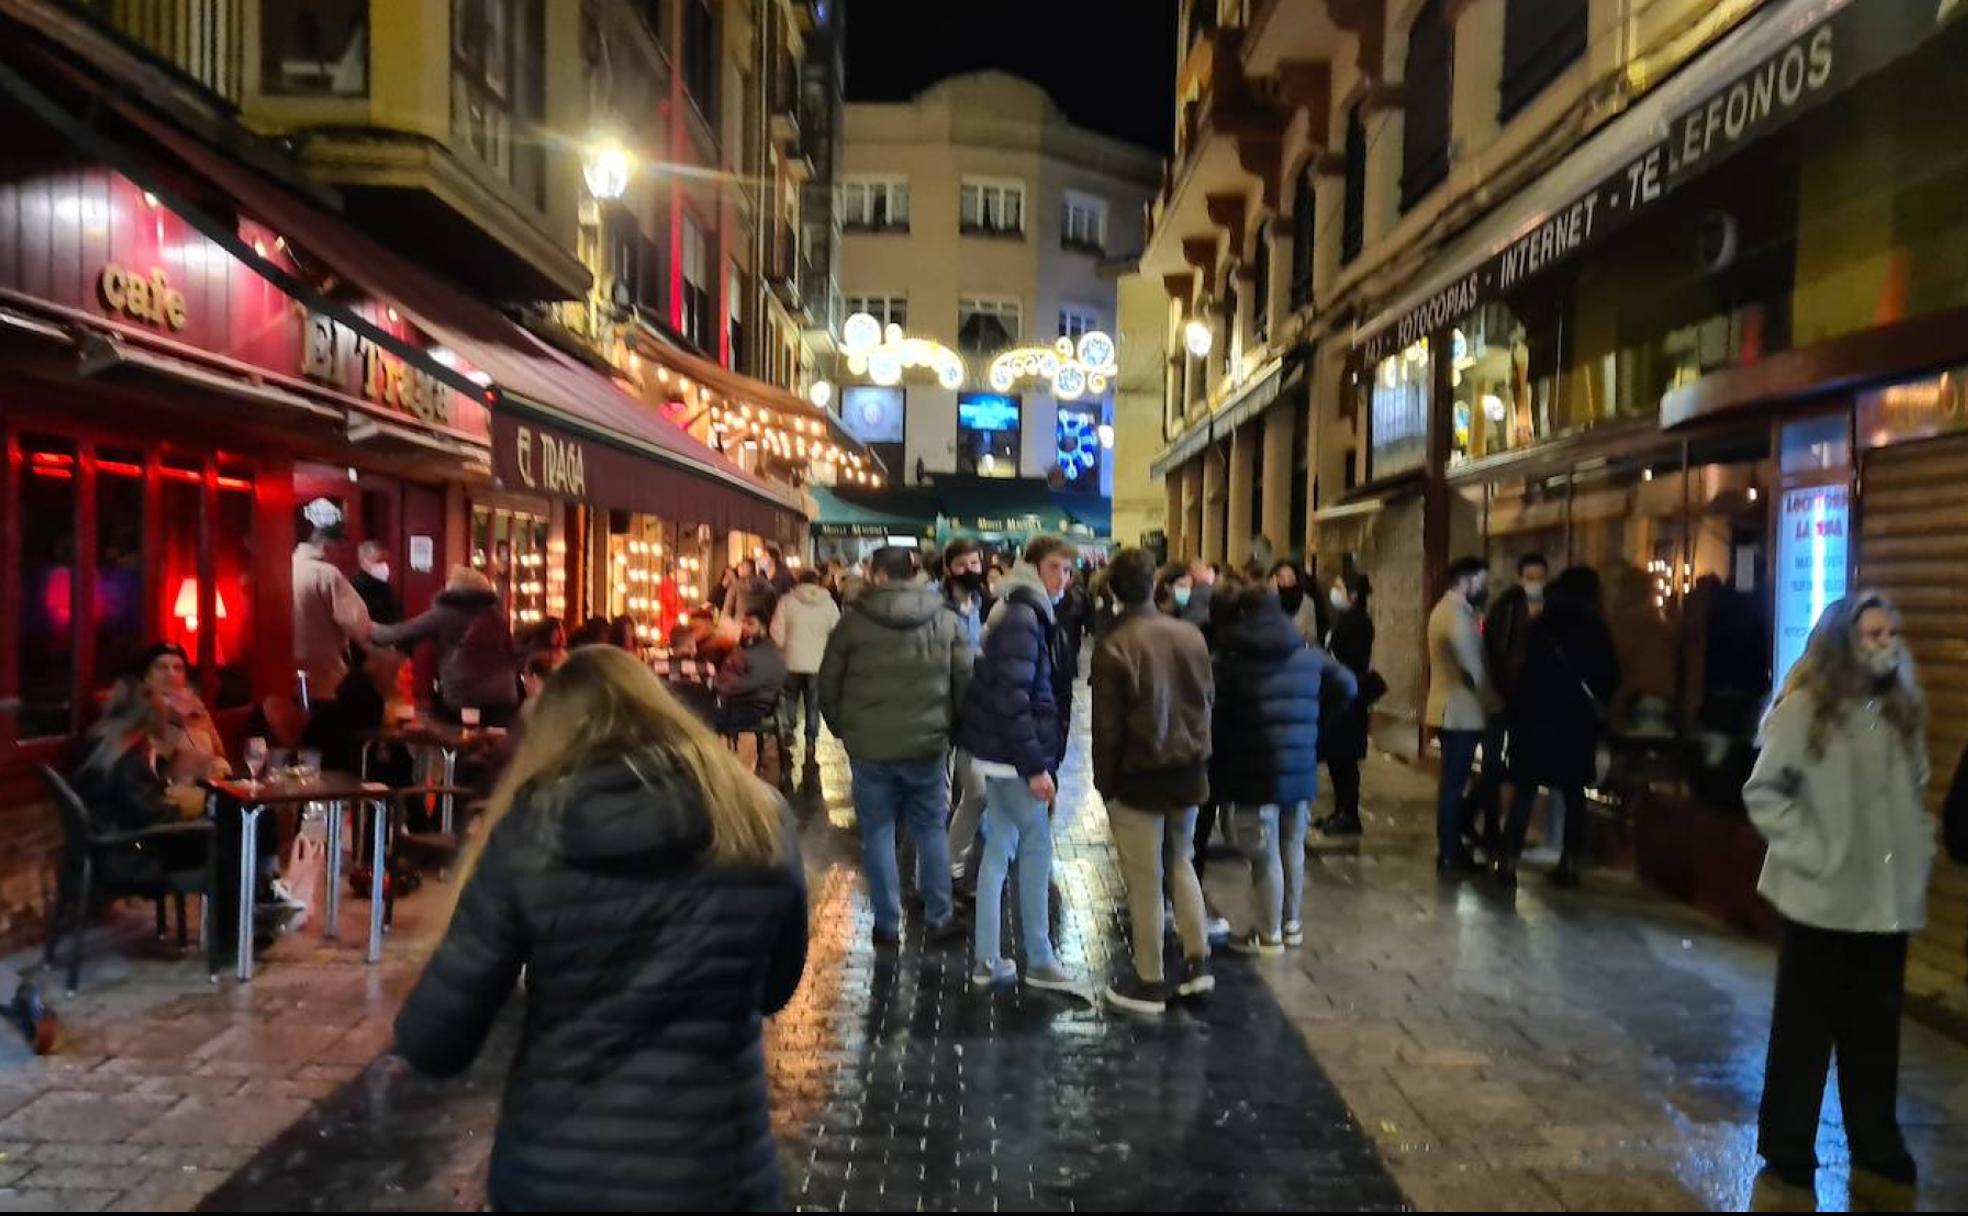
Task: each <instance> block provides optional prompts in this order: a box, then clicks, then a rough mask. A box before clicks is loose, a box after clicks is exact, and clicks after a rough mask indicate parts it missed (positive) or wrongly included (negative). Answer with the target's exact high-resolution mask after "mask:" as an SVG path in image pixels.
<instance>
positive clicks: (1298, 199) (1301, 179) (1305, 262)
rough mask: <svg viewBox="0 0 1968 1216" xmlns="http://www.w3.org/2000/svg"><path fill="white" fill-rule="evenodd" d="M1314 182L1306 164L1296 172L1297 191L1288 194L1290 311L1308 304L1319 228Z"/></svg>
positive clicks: (1317, 200) (1317, 203) (1317, 199)
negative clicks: (1289, 204)
mask: <svg viewBox="0 0 1968 1216" xmlns="http://www.w3.org/2000/svg"><path fill="white" fill-rule="evenodd" d="M1316 181H1317V179H1316V178H1315V177H1314V176H1313V174H1312V166H1311V165H1310V164H1309V163H1308V164H1307V165H1306V166H1305V168H1303V169H1301V170H1299V173H1298V188H1297V189H1296V190H1294V191H1293V192H1292V221H1291V223H1292V229H1291V306H1292V308H1293V309H1294V310H1297V309H1300V308H1304V307H1305V306H1306V305H1308V304H1310V303H1311V302H1312V251H1313V248H1314V247H1315V242H1316V240H1317V237H1318V227H1319V197H1318V192H1317V186H1316Z"/></svg>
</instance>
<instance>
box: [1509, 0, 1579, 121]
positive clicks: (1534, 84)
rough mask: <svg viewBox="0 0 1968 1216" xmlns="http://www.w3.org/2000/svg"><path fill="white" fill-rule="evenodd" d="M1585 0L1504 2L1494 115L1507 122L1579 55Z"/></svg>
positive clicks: (1520, 0) (1521, 0) (1510, 0)
mask: <svg viewBox="0 0 1968 1216" xmlns="http://www.w3.org/2000/svg"><path fill="white" fill-rule="evenodd" d="M1591 7H1592V5H1591V3H1590V0H1508V2H1507V3H1506V4H1505V5H1504V10H1503V80H1502V85H1501V89H1500V92H1499V96H1498V99H1497V100H1498V105H1497V117H1498V119H1499V120H1501V121H1504V122H1508V121H1509V120H1510V119H1511V118H1512V117H1513V116H1514V115H1515V114H1516V113H1517V111H1519V110H1521V109H1523V108H1524V107H1525V105H1527V104H1528V103H1529V102H1530V100H1531V99H1532V98H1534V97H1536V96H1537V95H1538V94H1539V93H1541V92H1543V91H1544V87H1545V86H1546V85H1548V84H1550V83H1551V82H1552V81H1553V80H1555V79H1557V77H1558V75H1559V73H1561V72H1563V71H1564V70H1565V69H1566V68H1568V67H1570V66H1571V65H1572V64H1573V63H1575V62H1577V61H1578V59H1579V57H1580V56H1582V55H1584V54H1585V40H1586V23H1587V18H1588V16H1589V11H1590V9H1591Z"/></svg>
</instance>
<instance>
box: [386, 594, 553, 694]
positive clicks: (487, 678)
mask: <svg viewBox="0 0 1968 1216" xmlns="http://www.w3.org/2000/svg"><path fill="white" fill-rule="evenodd" d="M488 613H489V614H490V616H489V617H487V618H486V619H485V620H482V621H481V620H480V619H479V618H480V617H482V616H486V614H488ZM474 626H476V627H475V628H474ZM425 639H429V640H430V641H432V642H433V643H435V644H436V646H437V690H438V694H439V695H440V696H442V697H443V698H444V703H445V704H446V705H449V706H451V707H452V708H454V709H464V708H473V709H499V708H510V707H511V706H514V705H517V704H519V679H518V671H519V665H518V656H517V655H515V654H514V653H513V643H512V632H511V630H510V629H509V628H508V627H507V625H506V613H505V607H504V605H503V604H502V603H501V602H500V600H499V596H498V594H497V593H496V592H492V591H468V590H452V589H449V588H447V589H445V590H443V591H440V592H438V593H437V596H436V597H435V598H434V599H432V601H431V606H430V607H429V608H428V609H426V610H425V611H424V612H422V613H420V614H419V615H417V616H414V617H411V618H410V619H409V620H407V621H404V622H403V623H402V624H400V625H378V626H376V630H375V632H374V633H373V634H371V635H370V641H371V642H373V643H374V644H375V645H377V646H402V647H406V648H407V647H410V646H414V645H416V644H417V643H418V642H421V641H424V640H425Z"/></svg>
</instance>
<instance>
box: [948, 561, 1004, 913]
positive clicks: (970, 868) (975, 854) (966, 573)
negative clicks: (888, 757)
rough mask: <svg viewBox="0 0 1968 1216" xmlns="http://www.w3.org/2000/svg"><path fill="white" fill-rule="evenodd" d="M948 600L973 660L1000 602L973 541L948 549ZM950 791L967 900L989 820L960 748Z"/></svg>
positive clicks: (956, 858) (959, 875) (954, 858)
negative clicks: (982, 833)
mask: <svg viewBox="0 0 1968 1216" xmlns="http://www.w3.org/2000/svg"><path fill="white" fill-rule="evenodd" d="M943 602H944V603H945V604H946V605H948V606H949V609H950V611H951V612H953V613H955V614H956V617H957V627H958V632H959V633H961V634H962V635H963V639H964V647H965V649H966V650H967V651H968V652H969V654H970V657H971V659H972V660H973V662H974V661H975V660H976V658H977V655H978V653H979V652H981V651H982V650H983V648H984V622H985V621H987V620H989V619H990V617H991V608H992V607H993V606H994V605H995V604H996V603H997V601H996V600H995V599H993V598H992V596H991V593H990V591H989V590H988V589H987V588H986V587H985V584H984V549H983V547H982V546H980V545H979V544H978V543H977V542H976V541H974V540H971V539H970V538H969V537H963V536H960V537H958V538H957V539H955V540H953V541H951V542H950V543H949V544H948V545H947V546H945V547H944V549H943ZM950 788H951V791H952V793H954V795H955V796H956V807H955V809H954V811H953V812H952V814H951V818H950V859H951V860H950V876H951V878H952V880H953V881H955V882H956V883H957V884H958V889H959V890H960V892H961V893H962V894H964V895H965V896H966V897H968V896H969V894H970V892H971V891H972V890H973V889H974V888H975V886H976V883H977V871H978V869H979V868H980V866H981V863H982V862H983V859H984V854H983V852H982V838H981V837H980V836H979V835H978V832H977V828H978V825H979V824H981V823H983V821H984V778H983V777H981V776H979V775H978V773H977V770H976V768H975V767H974V766H973V765H972V764H971V762H970V753H969V752H967V751H965V750H964V749H963V748H961V747H958V748H954V749H952V750H951V761H950Z"/></svg>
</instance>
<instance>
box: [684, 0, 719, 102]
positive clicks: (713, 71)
mask: <svg viewBox="0 0 1968 1216" xmlns="http://www.w3.org/2000/svg"><path fill="white" fill-rule="evenodd" d="M716 82H717V18H716V17H715V16H713V15H712V13H711V5H710V0H683V87H684V88H685V89H687V90H689V92H690V97H691V100H693V101H695V102H696V103H697V112H698V113H700V114H702V115H703V116H704V119H705V121H707V122H710V123H713V124H714V123H716V122H717V98H716V96H715V95H714V94H713V92H712V90H713V89H714V88H715V87H716Z"/></svg>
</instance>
